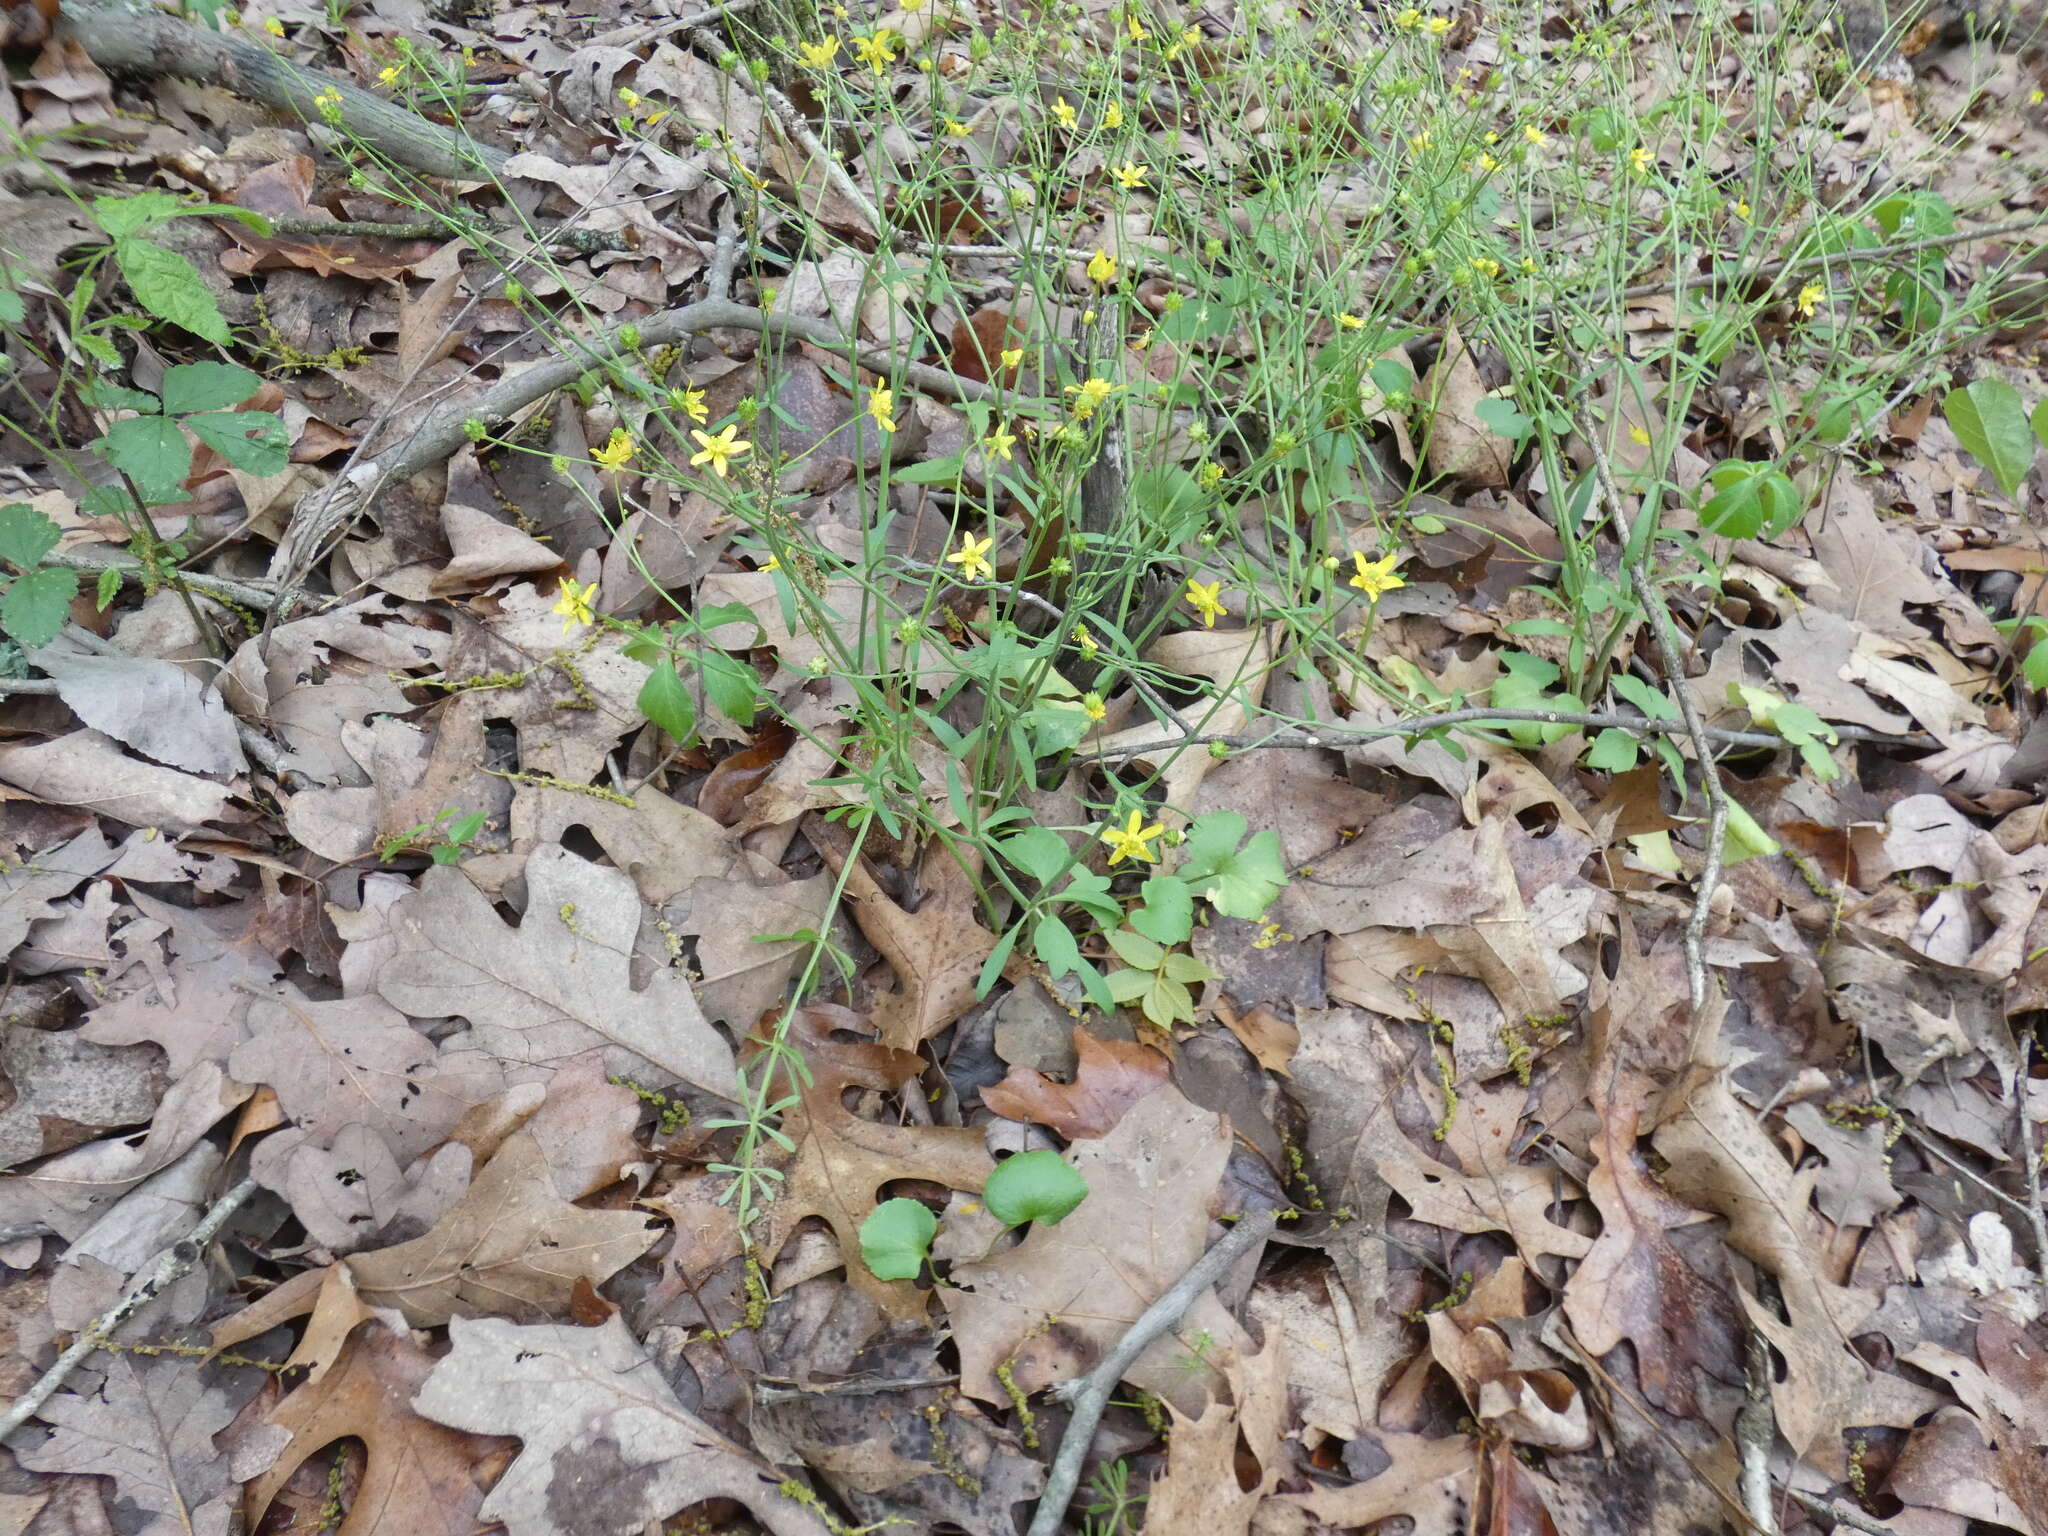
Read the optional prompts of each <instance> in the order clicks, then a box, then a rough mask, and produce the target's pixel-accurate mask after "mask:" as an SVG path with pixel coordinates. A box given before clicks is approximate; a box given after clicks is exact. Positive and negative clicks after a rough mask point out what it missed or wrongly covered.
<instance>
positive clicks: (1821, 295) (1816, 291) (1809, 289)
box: [1799, 283, 1828, 320]
mask: <svg viewBox="0 0 2048 1536" xmlns="http://www.w3.org/2000/svg"><path fill="white" fill-rule="evenodd" d="M1827 296H1828V291H1827V289H1826V288H1825V287H1824V286H1822V285H1821V284H1819V283H1808V284H1807V285H1806V286H1805V287H1804V288H1802V289H1800V290H1799V313H1800V314H1802V315H1804V316H1805V317H1806V318H1807V319H1809V320H1811V319H1812V318H1813V312H1814V311H1815V310H1817V309H1819V308H1820V306H1821V301H1822V300H1823V299H1825V298H1826V297H1827Z"/></svg>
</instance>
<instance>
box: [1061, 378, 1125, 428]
mask: <svg viewBox="0 0 2048 1536" xmlns="http://www.w3.org/2000/svg"><path fill="white" fill-rule="evenodd" d="M1122 388H1123V385H1121V384H1112V383H1110V382H1109V380H1107V379H1087V380H1085V381H1083V382H1082V383H1079V384H1069V385H1068V386H1067V393H1068V394H1070V395H1072V396H1073V397H1074V414H1075V415H1076V416H1077V417H1079V418H1080V419H1081V420H1082V421H1086V420H1087V419H1088V418H1089V417H1090V416H1093V415H1094V414H1095V410H1096V407H1098V406H1099V405H1101V404H1102V402H1103V401H1105V400H1107V399H1108V398H1109V397H1110V396H1111V395H1113V394H1115V393H1116V392H1117V391H1118V390H1119V389H1122Z"/></svg>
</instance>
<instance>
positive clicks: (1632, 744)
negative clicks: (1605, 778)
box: [1586, 726, 1642, 773]
mask: <svg viewBox="0 0 2048 1536" xmlns="http://www.w3.org/2000/svg"><path fill="white" fill-rule="evenodd" d="M1641 756H1642V749H1641V748H1640V747H1638V746H1637V745H1636V739H1635V737H1634V736H1632V735H1630V734H1629V733H1628V732H1627V731H1624V730H1622V729H1620V728H1619V727H1618V726H1609V727H1608V728H1607V729H1606V730H1604V731H1602V732H1601V733H1600V734H1599V735H1598V736H1595V737H1594V738H1593V745H1592V746H1590V747H1588V748H1587V749H1586V766H1587V767H1588V768H1593V769H1597V770H1598V771H1599V772H1601V773H1627V772H1628V771H1629V770H1630V769H1631V768H1633V767H1635V765H1636V763H1637V761H1638V760H1639V759H1640V758H1641Z"/></svg>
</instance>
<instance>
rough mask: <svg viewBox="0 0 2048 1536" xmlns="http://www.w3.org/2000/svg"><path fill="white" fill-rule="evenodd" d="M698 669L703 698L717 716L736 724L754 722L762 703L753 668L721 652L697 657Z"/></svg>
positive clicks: (757, 679) (705, 653)
mask: <svg viewBox="0 0 2048 1536" xmlns="http://www.w3.org/2000/svg"><path fill="white" fill-rule="evenodd" d="M697 669H698V671H699V672H701V673H702V674H703V677H704V696H705V697H706V698H708V699H709V700H711V702H712V703H713V704H715V705H716V706H717V707H718V709H719V711H720V713H722V714H723V715H725V717H726V718H727V719H728V720H732V721H734V722H735V723H737V724H739V725H752V724H753V723H754V712H755V710H757V709H758V708H759V707H760V704H761V680H760V678H759V677H757V676H756V675H755V673H754V669H753V668H752V667H750V666H748V665H747V664H746V663H745V662H744V661H739V660H736V659H735V658H733V657H731V656H728V655H726V654H725V652H723V651H706V652H704V653H703V655H702V656H700V657H699V658H698V661H697Z"/></svg>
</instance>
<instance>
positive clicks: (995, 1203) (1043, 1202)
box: [981, 1152, 1088, 1227]
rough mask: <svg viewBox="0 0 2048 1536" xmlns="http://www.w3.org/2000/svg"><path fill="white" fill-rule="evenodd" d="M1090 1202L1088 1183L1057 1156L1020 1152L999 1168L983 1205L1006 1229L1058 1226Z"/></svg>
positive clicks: (1052, 1153) (989, 1179)
mask: <svg viewBox="0 0 2048 1536" xmlns="http://www.w3.org/2000/svg"><path fill="white" fill-rule="evenodd" d="M1087 1198H1088V1181H1087V1180H1086V1179H1084V1178H1082V1177H1081V1175H1080V1174H1078V1173H1076V1172H1075V1171H1074V1169H1073V1167H1072V1166H1071V1165H1070V1164H1069V1163H1068V1162H1067V1161H1066V1159H1065V1158H1063V1157H1061V1156H1060V1155H1059V1153H1057V1152H1019V1153H1018V1154H1017V1155H1016V1156H1015V1157H1010V1158H1005V1159H1004V1160H1003V1161H1002V1162H1001V1163H998V1164H997V1165H996V1171H995V1172H994V1173H992V1174H990V1175H989V1176H988V1184H987V1186H986V1187H985V1188H984V1189H983V1190H982V1192H981V1199H982V1203H983V1204H984V1205H986V1206H987V1207H988V1208H989V1212H990V1214H991V1215H993V1216H994V1217H995V1218H996V1220H998V1221H1000V1222H1002V1223H1003V1224H1004V1225H1006V1226H1012V1227H1014V1226H1018V1225H1021V1224H1022V1223H1024V1222H1027V1221H1043V1222H1058V1221H1061V1220H1063V1219H1064V1218H1065V1217H1067V1216H1068V1215H1070V1214H1072V1212H1073V1210H1074V1208H1075V1207H1076V1206H1078V1205H1079V1204H1080V1203H1081V1202H1082V1201H1083V1200H1086V1199H1087Z"/></svg>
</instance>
